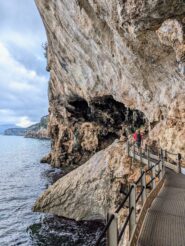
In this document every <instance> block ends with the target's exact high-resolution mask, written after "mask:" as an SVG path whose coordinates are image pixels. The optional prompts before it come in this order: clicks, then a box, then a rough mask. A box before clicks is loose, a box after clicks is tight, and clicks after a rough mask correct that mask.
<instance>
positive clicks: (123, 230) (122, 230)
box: [118, 207, 134, 243]
mask: <svg viewBox="0 0 185 246" xmlns="http://www.w3.org/2000/svg"><path fill="white" fill-rule="evenodd" d="M133 211H134V207H131V209H130V212H129V214H128V216H127V218H126V220H125V223H124V225H123V228H122V229H121V231H120V234H119V236H118V243H119V242H120V240H121V238H122V236H123V233H124V232H125V229H126V227H127V224H128V222H129V220H130V217H131V215H132V212H133Z"/></svg>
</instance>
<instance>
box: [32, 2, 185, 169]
mask: <svg viewBox="0 0 185 246" xmlns="http://www.w3.org/2000/svg"><path fill="white" fill-rule="evenodd" d="M36 3H37V6H38V8H39V11H40V13H41V16H42V18H43V22H44V25H45V27H46V31H47V37H48V47H47V57H48V66H47V69H48V70H49V71H50V74H51V78H50V82H49V101H50V108H49V111H50V120H49V129H50V134H51V138H52V141H53V144H52V149H53V151H52V157H51V159H52V165H54V166H61V165H63V164H64V163H68V164H71V163H73V161H74V159H75V160H77V161H78V162H80V163H84V162H85V161H86V158H84V157H82V156H88V158H89V157H90V156H91V155H92V154H93V151H94V150H95V149H96V147H95V145H96V146H97V139H96V140H95V139H94V140H93V141H95V142H94V143H93V145H92V150H91V151H90V152H91V154H90V155H87V152H86V151H85V152H84V155H83V154H82V156H81V155H80V156H78V157H75V158H74V157H73V155H71V154H69V153H71V148H72V147H71V144H70V143H67V144H66V145H65V146H61V143H64V142H65V141H64V139H63V138H64V135H65V131H66V129H67V131H69V132H68V133H67V134H68V136H70V137H69V141H71V139H72V138H73V135H74V133H75V130H73V129H75V128H76V124H80V127H79V126H78V127H77V128H78V131H80V129H81V125H82V124H83V123H84V121H85V122H86V121H87V123H88V124H89V120H87V119H84V120H82V123H80V122H81V115H75V117H74V118H75V119H76V123H74V120H73V121H72V120H71V119H72V116H71V114H73V113H71V111H76V107H78V106H79V107H80V108H81V109H82V108H83V107H84V106H85V105H86V106H87V105H88V106H89V108H91V104H92V103H93V101H96V100H97V98H99V99H101V100H102V101H104V100H103V99H104V97H106V96H112V98H113V99H114V100H115V101H116V102H120V103H122V104H123V105H124V106H125V107H128V108H130V109H138V110H139V111H140V112H143V113H144V115H145V116H146V118H147V119H148V120H149V121H150V122H151V124H153V123H154V125H156V124H157V123H159V122H160V121H161V120H162V119H164V120H165V121H164V122H165V123H164V124H162V125H161V123H160V126H162V127H163V131H164V132H165V133H164V134H165V135H168V131H173V132H174V133H173V134H175V135H176V134H177V135H178V134H179V133H176V132H177V131H178V130H177V129H176V130H175V129H174V128H171V125H168V122H169V121H168V120H167V119H168V118H169V117H170V115H169V111H170V110H169V109H170V107H171V105H172V103H173V102H174V101H175V100H176V101H179V100H181V98H182V94H184V91H185V84H184V79H185V76H184V12H185V3H184V1H179V0H169V1H161V0H154V1H152V2H151V1H148V0H139V1H138V0H137V1H136V0H133V1H131V0H126V1H118V0H116V1H115V0H110V1H109V2H106V1H105V0H100V1H95V0H88V1H87V0H72V1H65V0H63V1H59V0H55V1H53V0H51V1H49V2H48V1H46V0H36ZM101 100H100V101H101ZM79 102H82V104H81V105H80V103H79ZM73 103H74V104H75V105H72V104H73ZM78 103H79V104H78ZM77 104H78V106H77ZM100 104H101V102H100ZM86 106H85V107H86ZM173 110H175V111H178V110H180V109H179V108H178V105H177V104H176V107H175V108H174V109H173ZM92 112H93V111H92ZM179 116H180V118H179V119H178V120H177V121H178V122H183V118H182V114H180V115H179ZM100 117H102V116H100ZM91 123H92V122H91ZM95 123H96V122H95ZM74 124H75V126H74ZM114 125H115V124H114ZM93 127H94V129H96V130H94V131H97V132H98V131H101V130H100V129H99V130H98V129H97V127H98V128H99V126H97V125H96V124H95V125H94V123H93ZM91 128H92V126H91ZM104 128H106V124H105V125H104ZM183 131H184V130H183ZM164 134H163V135H164ZM97 135H98V134H96V136H97ZM96 138H98V136H97V137H96ZM158 141H159V142H160V136H159V138H158ZM167 141H168V142H170V141H171V138H170V137H169V138H168V139H167ZM95 143H96V144H95ZM170 146H172V143H171V144H168V145H167V146H165V147H167V148H169V149H168V150H172V148H171V147H170ZM97 150H99V149H97ZM176 151H177V152H181V153H182V152H183V149H182V148H181V147H180V145H178V149H176ZM182 154H183V153H182ZM76 155H77V154H76ZM76 155H75V156H76Z"/></svg>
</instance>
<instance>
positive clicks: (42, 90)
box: [0, 42, 48, 124]
mask: <svg viewBox="0 0 185 246" xmlns="http://www.w3.org/2000/svg"><path fill="white" fill-rule="evenodd" d="M47 83H48V78H47V77H46V76H43V75H38V73H37V72H36V71H34V70H30V69H27V68H26V67H25V66H24V65H23V64H22V63H20V62H18V61H16V60H15V59H14V57H12V55H11V54H10V52H9V51H8V49H7V48H6V47H5V45H4V44H2V43H1V42H0V108H2V109H3V111H2V110H1V111H0V113H1V114H2V112H6V113H7V112H9V113H10V112H12V111H13V112H15V114H16V115H17V116H19V117H20V118H15V119H14V123H15V124H20V123H19V122H22V121H21V120H22V119H24V120H25V119H29V118H32V120H30V119H29V120H27V123H28V122H30V123H31V122H35V121H36V120H39V119H38V117H37V116H38V114H40V113H41V112H42V111H43V113H45V114H46V113H47V112H46V109H47ZM26 114H28V115H27V116H26ZM10 115H12V113H11V114H10ZM41 116H42V114H41V115H40V116H39V117H41ZM26 117H27V118H26ZM5 120H6V119H4V118H3V119H1V118H0V123H2V121H3V122H4V121H5Z"/></svg>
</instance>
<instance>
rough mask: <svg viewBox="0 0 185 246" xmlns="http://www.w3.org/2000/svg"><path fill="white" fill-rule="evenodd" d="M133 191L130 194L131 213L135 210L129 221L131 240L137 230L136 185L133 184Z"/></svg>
mask: <svg viewBox="0 0 185 246" xmlns="http://www.w3.org/2000/svg"><path fill="white" fill-rule="evenodd" d="M131 186H132V187H133V188H132V191H131V193H130V199H129V211H131V209H132V208H133V211H132V214H131V216H130V221H129V238H131V236H132V233H133V231H134V229H135V226H136V185H135V184H131Z"/></svg>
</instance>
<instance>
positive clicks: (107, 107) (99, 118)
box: [53, 95, 147, 165]
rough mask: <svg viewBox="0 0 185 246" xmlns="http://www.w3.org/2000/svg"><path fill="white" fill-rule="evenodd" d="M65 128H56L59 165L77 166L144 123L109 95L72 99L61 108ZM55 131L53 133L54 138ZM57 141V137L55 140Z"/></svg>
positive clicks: (139, 114)
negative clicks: (64, 118) (63, 114)
mask: <svg viewBox="0 0 185 246" xmlns="http://www.w3.org/2000/svg"><path fill="white" fill-rule="evenodd" d="M65 108H66V111H67V118H68V120H67V122H68V125H63V126H62V128H60V137H59V139H58V140H59V141H58V140H57V142H56V144H57V145H58V147H59V148H60V157H59V159H60V163H65V164H64V165H66V164H72V165H73V164H74V165H81V164H83V163H85V162H86V161H87V160H88V159H89V158H90V157H91V156H92V155H93V154H94V153H95V152H97V151H99V150H102V149H105V148H106V147H108V146H109V145H111V144H112V143H113V142H114V141H115V140H116V139H119V138H120V137H121V136H125V137H126V136H128V135H130V134H132V133H133V132H134V131H135V130H136V129H137V128H140V127H141V126H144V125H145V124H146V123H147V120H146V118H145V115H144V114H143V113H142V112H140V111H139V110H134V109H131V108H127V107H126V106H125V105H124V104H123V103H120V102H118V101H116V100H114V98H113V97H112V96H110V95H108V96H103V97H96V98H94V99H93V100H91V101H89V102H87V101H86V100H85V99H83V98H81V97H78V96H75V97H73V98H70V99H69V100H68V103H67V105H65ZM57 132H58V129H55V131H53V134H54V135H56V134H57ZM56 139H57V137H56Z"/></svg>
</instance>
